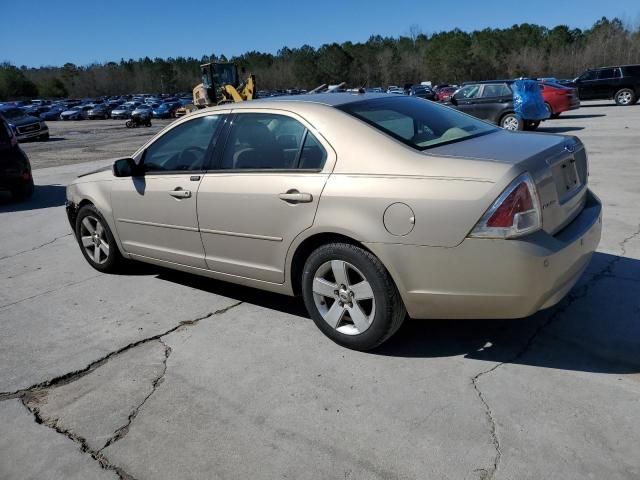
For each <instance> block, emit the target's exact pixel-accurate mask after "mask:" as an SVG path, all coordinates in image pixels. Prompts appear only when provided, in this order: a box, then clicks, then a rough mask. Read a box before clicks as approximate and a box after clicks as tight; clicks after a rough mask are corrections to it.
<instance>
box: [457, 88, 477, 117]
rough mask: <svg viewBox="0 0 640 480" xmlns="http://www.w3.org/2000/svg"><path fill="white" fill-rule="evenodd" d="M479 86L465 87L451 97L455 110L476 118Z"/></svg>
mask: <svg viewBox="0 0 640 480" xmlns="http://www.w3.org/2000/svg"><path fill="white" fill-rule="evenodd" d="M480 87H481V86H480V85H479V84H476V85H466V86H464V87H462V88H461V89H460V90H458V91H457V92H456V93H455V95H454V96H453V98H454V101H455V103H453V105H454V107H455V108H456V110H460V111H461V112H464V113H467V114H469V115H473V116H474V117H477V114H476V113H477V108H476V107H477V101H478V97H479V96H480Z"/></svg>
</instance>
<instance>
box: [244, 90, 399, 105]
mask: <svg viewBox="0 0 640 480" xmlns="http://www.w3.org/2000/svg"><path fill="white" fill-rule="evenodd" d="M397 97H398V96H397V95H394V94H391V93H375V92H365V93H353V92H336V93H311V94H302V95H281V96H279V97H268V98H259V99H257V100H252V101H251V102H250V103H251V104H252V105H255V104H256V103H258V102H261V103H271V102H302V103H319V104H322V105H328V106H330V107H337V106H340V105H346V104H348V103H354V102H361V101H363V100H375V99H378V98H397ZM237 105H238V104H236V105H234V108H236V106H237Z"/></svg>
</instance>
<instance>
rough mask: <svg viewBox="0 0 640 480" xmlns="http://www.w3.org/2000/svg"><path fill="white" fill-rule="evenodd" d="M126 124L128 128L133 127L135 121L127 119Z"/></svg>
mask: <svg viewBox="0 0 640 480" xmlns="http://www.w3.org/2000/svg"><path fill="white" fill-rule="evenodd" d="M125 126H126V127H127V128H131V127H133V122H132V121H131V120H127V121H126V122H125Z"/></svg>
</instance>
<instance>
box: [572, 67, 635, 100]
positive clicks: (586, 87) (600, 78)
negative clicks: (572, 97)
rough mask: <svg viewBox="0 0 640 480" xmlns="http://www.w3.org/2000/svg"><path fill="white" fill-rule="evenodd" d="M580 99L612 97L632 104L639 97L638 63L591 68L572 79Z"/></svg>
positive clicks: (606, 98) (605, 98) (607, 98)
mask: <svg viewBox="0 0 640 480" xmlns="http://www.w3.org/2000/svg"><path fill="white" fill-rule="evenodd" d="M573 86H575V88H577V89H578V96H579V97H580V100H609V99H613V100H615V102H616V103H617V104H618V105H623V106H627V105H633V104H634V103H636V102H637V101H638V98H640V65H619V66H617V67H601V68H592V69H589V70H587V71H586V72H584V73H583V74H582V75H580V76H579V77H578V78H576V79H575V80H574V81H573Z"/></svg>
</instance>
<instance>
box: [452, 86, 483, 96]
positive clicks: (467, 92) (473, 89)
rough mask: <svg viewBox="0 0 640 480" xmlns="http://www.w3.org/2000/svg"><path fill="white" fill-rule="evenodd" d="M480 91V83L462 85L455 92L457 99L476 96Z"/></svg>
mask: <svg viewBox="0 0 640 480" xmlns="http://www.w3.org/2000/svg"><path fill="white" fill-rule="evenodd" d="M479 93H480V85H467V86H466V87H462V88H461V89H460V90H458V91H457V92H456V94H455V97H456V98H457V99H462V98H476V97H477V96H478V94H479Z"/></svg>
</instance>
